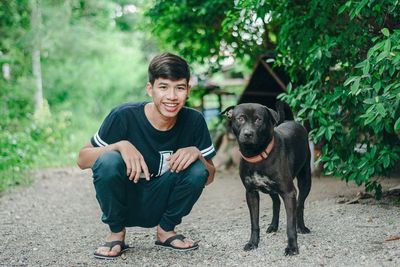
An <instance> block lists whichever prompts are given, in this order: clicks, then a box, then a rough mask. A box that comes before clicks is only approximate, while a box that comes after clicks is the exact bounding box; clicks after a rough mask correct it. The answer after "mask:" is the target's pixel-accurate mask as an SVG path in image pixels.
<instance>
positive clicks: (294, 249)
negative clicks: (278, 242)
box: [285, 247, 299, 256]
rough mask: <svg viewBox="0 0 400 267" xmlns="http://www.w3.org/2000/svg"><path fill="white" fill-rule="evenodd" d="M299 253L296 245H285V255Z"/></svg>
mask: <svg viewBox="0 0 400 267" xmlns="http://www.w3.org/2000/svg"><path fill="white" fill-rule="evenodd" d="M297 254H299V248H297V247H287V248H286V249H285V256H293V255H297Z"/></svg>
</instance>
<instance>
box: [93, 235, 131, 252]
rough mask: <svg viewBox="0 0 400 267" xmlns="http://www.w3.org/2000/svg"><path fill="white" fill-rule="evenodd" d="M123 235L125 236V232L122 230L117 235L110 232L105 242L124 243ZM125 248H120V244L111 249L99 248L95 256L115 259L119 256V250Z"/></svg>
mask: <svg viewBox="0 0 400 267" xmlns="http://www.w3.org/2000/svg"><path fill="white" fill-rule="evenodd" d="M125 234H126V230H125V229H124V230H122V231H121V232H119V233H113V232H111V233H110V235H109V236H108V237H107V238H106V241H107V242H112V241H122V242H124V240H125ZM123 249H125V248H122V247H121V245H120V244H116V245H114V246H113V247H111V248H110V247H105V246H101V247H99V248H98V249H97V250H96V252H95V255H97V256H105V257H116V256H119V255H120V254H121V250H123Z"/></svg>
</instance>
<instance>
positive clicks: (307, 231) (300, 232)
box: [297, 226, 311, 234]
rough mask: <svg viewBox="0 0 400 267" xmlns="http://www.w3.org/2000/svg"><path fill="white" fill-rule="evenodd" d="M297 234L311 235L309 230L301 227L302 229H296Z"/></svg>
mask: <svg viewBox="0 0 400 267" xmlns="http://www.w3.org/2000/svg"><path fill="white" fill-rule="evenodd" d="M297 232H298V233H299V234H309V233H311V231H310V229H308V228H307V227H305V226H303V227H299V226H298V227H297Z"/></svg>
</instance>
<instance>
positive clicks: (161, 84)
mask: <svg viewBox="0 0 400 267" xmlns="http://www.w3.org/2000/svg"><path fill="white" fill-rule="evenodd" d="M146 90H147V93H148V94H149V96H151V97H152V98H153V103H154V105H155V107H156V109H157V111H158V112H159V113H160V114H161V115H162V116H164V117H166V118H173V117H176V116H177V115H178V112H179V111H180V110H181V109H182V107H183V106H184V105H185V102H186V99H187V97H188V95H189V92H190V86H189V85H188V82H187V80H186V79H185V78H184V79H181V80H177V81H172V80H169V79H163V78H158V79H156V80H155V81H154V85H153V86H152V85H151V84H150V83H147V86H146Z"/></svg>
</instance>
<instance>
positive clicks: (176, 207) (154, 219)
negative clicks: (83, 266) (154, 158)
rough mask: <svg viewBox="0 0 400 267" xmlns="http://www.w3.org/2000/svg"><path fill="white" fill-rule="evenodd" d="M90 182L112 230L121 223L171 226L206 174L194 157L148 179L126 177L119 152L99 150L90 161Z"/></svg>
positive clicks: (184, 212)
mask: <svg viewBox="0 0 400 267" xmlns="http://www.w3.org/2000/svg"><path fill="white" fill-rule="evenodd" d="M92 170H93V183H94V186H95V189H96V198H97V200H98V202H99V204H100V208H101V210H102V211H103V216H102V221H103V222H104V223H106V224H108V225H109V227H110V230H111V231H112V232H114V233H117V232H120V231H122V230H123V228H124V227H131V226H140V227H154V226H157V225H158V224H159V225H160V226H161V228H162V229H163V230H165V231H172V230H174V228H175V226H176V225H178V224H180V223H181V222H182V217H184V216H185V215H187V214H189V212H190V211H191V209H192V207H193V205H194V204H195V203H196V201H197V200H198V198H199V197H200V194H201V192H202V191H203V188H204V186H205V183H206V181H207V177H208V171H207V169H206V168H205V166H204V164H203V163H202V162H201V161H200V160H197V161H196V162H194V163H193V164H192V165H190V166H189V167H188V168H187V169H186V170H184V171H181V172H179V173H172V172H166V173H165V174H163V175H162V176H160V177H156V178H152V179H151V180H150V181H146V179H143V178H140V179H139V182H138V183H136V184H135V183H133V182H132V181H130V180H129V179H128V177H127V175H126V166H125V163H124V161H123V159H122V157H121V154H120V153H119V152H115V151H113V152H107V153H104V154H102V155H101V156H100V157H99V158H98V159H97V160H96V162H95V163H94V165H93V167H92Z"/></svg>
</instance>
